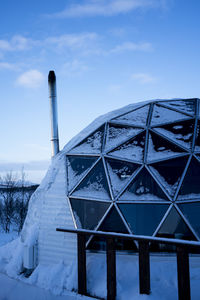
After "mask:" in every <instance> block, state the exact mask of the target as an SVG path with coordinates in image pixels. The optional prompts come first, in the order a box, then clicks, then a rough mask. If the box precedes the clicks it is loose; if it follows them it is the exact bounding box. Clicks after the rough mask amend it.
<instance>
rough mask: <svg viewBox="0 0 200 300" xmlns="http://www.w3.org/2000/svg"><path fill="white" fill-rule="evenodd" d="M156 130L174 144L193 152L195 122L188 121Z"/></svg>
mask: <svg viewBox="0 0 200 300" xmlns="http://www.w3.org/2000/svg"><path fill="white" fill-rule="evenodd" d="M154 130H155V131H156V132H158V133H160V134H162V135H163V136H166V137H167V138H168V139H170V140H171V141H172V142H173V141H174V142H175V143H177V144H179V145H180V146H182V147H184V148H186V149H189V150H191V148H192V142H193V134H194V120H193V119H191V120H186V121H181V122H177V123H173V124H171V123H170V124H166V125H162V126H158V127H154Z"/></svg>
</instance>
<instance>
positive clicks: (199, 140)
mask: <svg viewBox="0 0 200 300" xmlns="http://www.w3.org/2000/svg"><path fill="white" fill-rule="evenodd" d="M195 151H200V122H199V121H198V123H197V131H196V139H195Z"/></svg>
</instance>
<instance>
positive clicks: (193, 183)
mask: <svg viewBox="0 0 200 300" xmlns="http://www.w3.org/2000/svg"><path fill="white" fill-rule="evenodd" d="M199 175H200V163H199V162H198V161H197V159H195V158H192V160H191V162H190V165H189V167H188V170H187V172H186V175H185V178H184V180H183V184H182V186H181V189H180V191H179V196H178V200H187V199H191V200H192V199H200V176H199Z"/></svg>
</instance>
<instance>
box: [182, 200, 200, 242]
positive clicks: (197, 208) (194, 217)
mask: <svg viewBox="0 0 200 300" xmlns="http://www.w3.org/2000/svg"><path fill="white" fill-rule="evenodd" d="M178 207H179V208H180V210H181V211H182V213H183V215H184V216H185V217H186V219H187V220H188V221H189V222H190V224H191V225H192V227H193V228H194V230H195V231H196V233H198V235H199V237H200V218H199V216H200V202H193V203H181V204H178Z"/></svg>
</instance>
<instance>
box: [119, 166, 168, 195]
mask: <svg viewBox="0 0 200 300" xmlns="http://www.w3.org/2000/svg"><path fill="white" fill-rule="evenodd" d="M119 200H144V201H145V200H168V199H167V197H166V196H165V194H164V193H163V191H162V190H161V188H160V187H159V186H158V184H157V183H156V182H155V180H154V179H153V177H152V176H151V175H150V174H149V172H148V171H147V170H146V168H143V169H142V171H141V172H140V173H139V174H138V175H137V176H136V177H135V178H134V179H133V181H132V182H131V183H130V185H129V186H128V188H127V189H126V190H125V192H124V193H123V194H122V195H121V197H120V198H119Z"/></svg>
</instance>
